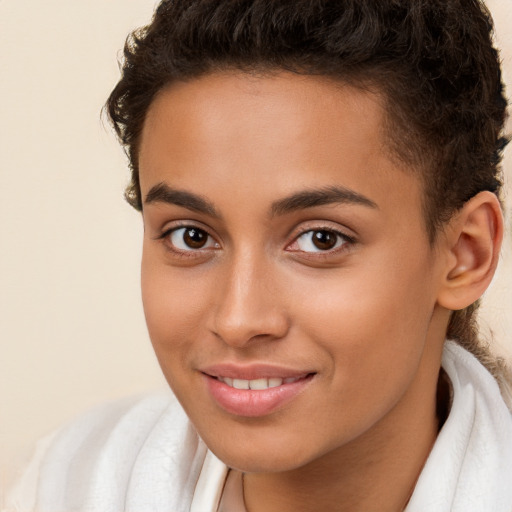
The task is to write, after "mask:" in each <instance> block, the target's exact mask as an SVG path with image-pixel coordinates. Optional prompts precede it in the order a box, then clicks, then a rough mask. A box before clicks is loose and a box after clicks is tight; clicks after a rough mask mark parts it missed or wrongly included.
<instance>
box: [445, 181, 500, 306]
mask: <svg viewBox="0 0 512 512" xmlns="http://www.w3.org/2000/svg"><path fill="white" fill-rule="evenodd" d="M502 240H503V214H502V212H501V207H500V203H499V201H498V198H497V197H496V195H495V194H493V193H492V192H487V191H485V192H480V193H479V194H477V195H476V196H475V197H473V198H472V199H470V200H469V201H468V202H467V203H466V204H465V205H464V207H463V208H462V209H461V210H460V211H459V212H458V213H457V214H456V215H455V216H454V218H453V219H452V220H450V221H449V223H448V226H447V228H446V229H445V239H444V241H445V243H446V244H447V245H446V246H445V248H446V250H447V258H446V260H445V261H446V265H445V268H444V269H443V276H442V277H443V280H442V285H441V288H440V290H439V295H438V304H439V305H441V306H443V307H445V308H446V309H449V310H452V311H455V310H459V309H464V308H465V307H467V306H469V305H470V304H472V303H473V302H475V301H476V300H478V299H479V298H480V297H481V296H482V294H483V293H484V291H485V290H486V289H487V287H488V286H489V284H490V282H491V280H492V278H493V276H494V272H495V271H496V267H497V265H498V260H499V253H500V249H501V243H502Z"/></svg>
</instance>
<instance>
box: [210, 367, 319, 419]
mask: <svg viewBox="0 0 512 512" xmlns="http://www.w3.org/2000/svg"><path fill="white" fill-rule="evenodd" d="M315 376H316V374H315V373H305V374H302V375H296V376H294V377H291V376H289V377H276V376H272V377H261V376H258V378H252V379H241V378H236V377H227V376H224V375H222V374H217V375H210V374H207V373H203V378H204V380H205V384H206V389H207V390H208V394H209V396H210V397H211V399H212V400H213V402H214V403H215V404H217V405H218V406H220V408H221V409H223V410H224V411H225V412H228V413H230V414H232V415H235V416H245V417H253V418H255V417H261V416H266V415H269V414H271V413H273V412H275V411H277V410H279V409H281V408H282V407H284V406H285V405H287V404H289V403H290V402H292V401H293V400H295V399H296V398H297V397H298V396H299V395H300V394H302V393H303V392H304V391H305V390H306V389H307V388H308V387H309V386H310V384H311V382H312V381H313V380H314V378H315Z"/></svg>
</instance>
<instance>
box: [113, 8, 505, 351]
mask: <svg viewBox="0 0 512 512" xmlns="http://www.w3.org/2000/svg"><path fill="white" fill-rule="evenodd" d="M492 33H493V23H492V19H491V16H490V14H489V12H488V10H487V9H486V7H485V6H484V5H483V3H482V2H480V1H478V0H273V1H268V0H164V1H163V2H161V3H160V5H159V6H158V8H157V10H156V12H155V15H154V17H153V20H152V21H151V23H150V24H149V25H148V26H146V27H143V28H141V29H138V30H136V31H134V32H133V33H132V34H131V35H130V36H129V37H128V39H127V42H126V45H125V48H124V60H123V62H122V77H121V79H120V81H119V83H118V84H117V85H116V87H115V89H114V90H113V92H112V93H111V95H110V97H109V99H108V102H107V105H106V109H107V113H108V115H109V117H110V119H111V121H112V123H113V125H114V128H115V130H116V132H117V134H118V136H119V139H120V141H121V143H122V145H123V146H124V147H125V150H126V152H127V154H128V157H129V161H130V167H131V172H132V178H131V183H130V185H129V186H128V188H127V191H126V198H127V200H128V202H129V203H130V204H131V205H132V206H134V207H135V208H137V209H139V210H141V209H142V200H141V193H140V186H139V169H138V151H139V141H140V136H141V131H142V128H143V125H144V120H145V116H146V113H147V111H148V108H149V106H150V105H151V103H152V101H153V99H154V97H155V95H156V94H157V93H158V92H159V91H160V90H161V89H162V88H163V87H164V86H166V85H167V84H169V83H171V82H173V81H177V80H182V81H183V80H190V79H193V78H196V77H199V76H201V75H205V74H207V73H212V72H215V71H219V70H224V69H237V70H241V71H244V72H247V73H254V72H256V73H265V72H272V71H276V70H287V71H291V72H293V73H299V74H309V75H321V76H326V77H330V78H333V79H335V80H339V81H341V82H343V83H348V84H350V85H354V86H356V87H369V88H372V89H376V90H378V91H380V92H381V93H383V95H384V98H385V104H386V110H387V114H388V121H389V125H388V135H389V142H390V148H391V149H392V153H393V154H394V155H395V156H396V157H398V159H399V160H400V161H401V162H402V163H405V164H406V165H407V166H408V167H410V168H411V169H412V170H413V171H419V172H421V177H422V179H423V182H424V191H425V192H424V202H423V203H424V204H423V205H422V206H423V209H424V213H425V220H426V229H427V232H428V234H429V237H430V240H431V242H433V241H434V240H435V236H436V233H437V232H438V229H439V227H440V226H441V225H442V224H443V223H444V222H445V221H446V220H448V219H449V218H450V217H451V216H452V215H453V214H454V212H456V211H457V210H459V209H460V208H461V207H462V206H463V205H464V203H465V202H466V201H467V200H468V199H470V198H471V197H473V196H474V195H475V194H477V193H478V192H480V191H482V190H489V191H492V192H494V193H496V194H497V195H498V196H499V192H500V188H501V177H500V167H499V164H500V161H501V156H502V151H503V149H504V147H505V145H506V142H507V140H506V139H505V138H504V137H502V136H501V133H502V129H503V126H504V122H505V117H506V106H507V102H506V99H505V97H504V93H503V84H502V79H501V70H500V62H499V55H498V52H497V50H496V49H495V48H494V47H493V44H492ZM475 309H476V305H473V306H471V307H470V308H467V309H466V310H463V311H461V312H455V313H454V314H453V315H452V319H451V322H450V326H449V328H448V333H447V335H448V336H449V337H452V338H454V339H457V340H458V341H459V342H461V343H462V344H464V345H465V346H466V347H468V348H470V349H471V350H473V352H475V353H478V351H479V350H480V351H481V347H480V348H479V347H478V344H477V339H476V324H475V315H474V314H473V313H474V310H475Z"/></svg>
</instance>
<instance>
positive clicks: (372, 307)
mask: <svg viewBox="0 0 512 512" xmlns="http://www.w3.org/2000/svg"><path fill="white" fill-rule="evenodd" d="M384 268H385V271H384V269H383V268H382V267H379V268H377V267H376V266H375V267H371V266H365V267H364V268H361V269H359V270H358V271H357V272H356V271H355V270H354V271H352V272H347V273H346V275H344V276H340V277H338V278H337V279H336V280H331V282H329V281H325V282H324V283H323V284H324V286H323V287H322V288H317V289H320V290H322V293H315V294H311V295H310V296H309V298H308V300H307V301H304V302H303V304H304V306H303V311H302V312H301V314H300V315H297V317H298V318H301V320H300V321H301V322H302V327H301V329H302V330H303V331H305V332H308V331H309V333H310V335H309V337H310V338H311V339H315V340H316V343H317V345H318V346H319V348H321V349H322V350H323V351H325V353H326V354H327V355H328V358H329V359H330V366H331V370H330V376H329V378H330V379H331V382H332V385H333V386H334V387H335V388H336V389H338V390H339V393H340V395H339V396H342V395H343V396H345V397H346V400H344V402H345V403H346V404H347V403H348V404H350V407H352V408H353V409H352V411H351V412H352V414H354V415H355V416H361V415H362V414H363V413H365V411H366V413H367V412H368V411H369V410H371V409H372V407H374V413H375V414H374V415H375V417H377V416H379V415H381V414H382V413H383V412H384V411H385V410H386V409H389V407H391V406H392V405H393V403H394V402H395V401H396V400H398V399H399V398H400V395H401V393H403V391H404V390H405V389H406V388H407V386H408V384H409V383H410V382H411V380H412V379H413V378H414V376H415V373H416V371H417V368H418V365H419V364H420V360H421V357H422V354H423V350H424V344H425V341H426V338H427V334H428V330H429V325H430V318H431V314H432V309H433V306H434V302H435V301H433V299H432V294H431V293H429V288H430V287H431V285H430V282H429V279H428V276H427V275H426V271H425V268H426V267H425V266H424V265H420V264H415V265H414V266H410V267H409V268H404V267H403V266H398V265H396V264H395V265H392V264H390V265H385V267H384ZM372 404H373V405H372ZM367 419H368V420H369V421H370V422H371V421H372V418H369V417H368V418H367ZM374 419H375V418H374Z"/></svg>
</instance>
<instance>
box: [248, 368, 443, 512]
mask: <svg viewBox="0 0 512 512" xmlns="http://www.w3.org/2000/svg"><path fill="white" fill-rule="evenodd" d="M429 372H430V375H432V378H431V380H432V382H430V383H429V385H427V386H426V385H425V381H423V382H421V381H422V377H424V378H425V377H426V375H429ZM421 373H424V375H421ZM436 393H437V377H436V375H435V372H432V368H430V369H426V371H425V372H421V370H420V375H419V381H418V382H414V383H413V384H412V385H411V387H410V388H409V390H408V391H407V393H406V394H405V395H404V397H403V399H402V400H401V401H400V402H399V403H398V404H397V405H396V406H395V408H394V409H393V410H392V411H390V413H389V414H388V415H387V416H386V417H385V418H384V419H382V420H381V421H380V422H379V423H378V424H376V425H374V426H373V427H372V428H371V429H370V430H368V431H367V432H366V433H364V434H363V435H361V436H360V437H358V438H357V439H355V440H353V441H352V442H350V443H348V444H347V445H344V446H341V447H339V448H338V449H336V450H335V451H333V452H330V453H328V454H326V455H325V456H323V457H321V458H319V459H317V460H315V461H313V462H311V463H309V464H307V465H306V466H302V467H300V468H298V469H294V470H291V471H287V472H283V473H252V474H246V475H245V478H244V497H245V503H246V507H247V511H248V512H263V511H265V512H288V511H290V512H291V511H293V512H309V511H317V510H322V511H324V512H329V511H336V512H344V511H350V512H368V511H369V510H371V511H373V510H379V512H402V511H403V510H404V508H405V507H406V505H407V502H408V500H409V498H410V496H411V494H412V492H413V490H414V486H415V484H416V481H417V479H418V477H419V475H420V473H421V470H422V468H423V465H424V464H425V461H426V459H427V457H428V454H429V453H430V450H431V448H432V445H433V443H434V441H435V439H436V437H437V433H438V429H439V421H438V418H437V414H436V402H437V397H436Z"/></svg>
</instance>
